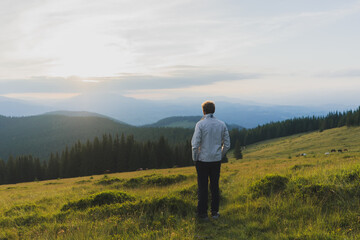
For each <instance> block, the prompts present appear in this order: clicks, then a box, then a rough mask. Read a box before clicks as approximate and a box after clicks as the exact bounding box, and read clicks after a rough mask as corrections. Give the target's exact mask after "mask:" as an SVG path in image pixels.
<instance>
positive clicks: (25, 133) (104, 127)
mask: <svg viewBox="0 0 360 240" xmlns="http://www.w3.org/2000/svg"><path fill="white" fill-rule="evenodd" d="M192 131H193V130H192V129H180V128H140V127H134V126H131V125H128V124H124V123H120V122H117V121H114V120H112V119H109V118H105V117H99V116H64V115H53V114H51V115H38V116H31V117H4V116H0V143H1V144H0V158H2V159H7V158H8V157H9V156H10V155H13V156H19V155H28V154H31V155H33V156H35V157H39V158H40V159H47V158H48V157H49V156H50V153H52V152H61V151H62V150H64V149H65V147H66V146H69V147H70V146H72V145H73V144H75V143H76V142H78V141H80V142H86V141H87V140H89V139H93V138H95V137H99V136H102V135H103V134H112V135H116V134H119V135H121V134H122V133H124V134H125V135H126V136H127V135H133V136H134V139H135V140H137V141H147V140H157V139H159V137H160V136H164V137H165V138H166V139H167V141H168V142H169V144H175V143H178V142H184V141H185V140H187V139H189V138H190V137H191V135H192Z"/></svg>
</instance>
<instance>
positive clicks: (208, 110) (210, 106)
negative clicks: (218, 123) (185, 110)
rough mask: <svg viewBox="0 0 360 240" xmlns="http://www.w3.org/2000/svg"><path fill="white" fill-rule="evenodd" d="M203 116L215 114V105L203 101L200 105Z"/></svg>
mask: <svg viewBox="0 0 360 240" xmlns="http://www.w3.org/2000/svg"><path fill="white" fill-rule="evenodd" d="M201 107H202V109H203V112H204V114H209V113H214V112H215V103H214V102H213V101H205V102H203V103H202V104H201Z"/></svg>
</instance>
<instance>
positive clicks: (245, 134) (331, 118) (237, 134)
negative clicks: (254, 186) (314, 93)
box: [230, 107, 360, 146]
mask: <svg viewBox="0 0 360 240" xmlns="http://www.w3.org/2000/svg"><path fill="white" fill-rule="evenodd" d="M359 125H360V107H359V108H358V109H357V110H355V111H353V110H350V111H346V112H334V113H329V114H328V115H326V116H324V117H315V116H313V117H301V118H293V119H289V120H285V121H281V122H272V123H268V124H264V125H261V126H258V127H256V128H252V129H242V130H237V129H234V130H232V131H231V132H230V137H231V139H232V142H231V143H232V146H234V145H235V144H236V141H238V142H239V143H240V144H241V145H243V146H245V145H249V144H252V143H256V142H260V141H264V140H267V139H273V138H278V137H285V136H290V135H293V134H297V133H303V132H309V131H316V130H319V131H323V130H325V129H331V128H336V127H342V126H359Z"/></svg>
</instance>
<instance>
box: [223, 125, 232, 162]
mask: <svg viewBox="0 0 360 240" xmlns="http://www.w3.org/2000/svg"><path fill="white" fill-rule="evenodd" d="M222 142H223V144H222V149H221V155H222V157H224V156H225V154H226V153H227V151H229V149H230V136H229V131H228V129H227V127H226V125H225V126H224V132H223V139H222Z"/></svg>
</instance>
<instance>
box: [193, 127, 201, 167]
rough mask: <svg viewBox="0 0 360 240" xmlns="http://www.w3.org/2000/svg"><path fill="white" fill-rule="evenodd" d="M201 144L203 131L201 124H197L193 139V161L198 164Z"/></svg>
mask: <svg viewBox="0 0 360 240" xmlns="http://www.w3.org/2000/svg"><path fill="white" fill-rule="evenodd" d="M200 143H201V129H200V127H199V124H196V126H195V131H194V135H193V137H192V139H191V146H192V159H193V161H194V162H196V161H197V160H198V157H199V148H200Z"/></svg>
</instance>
